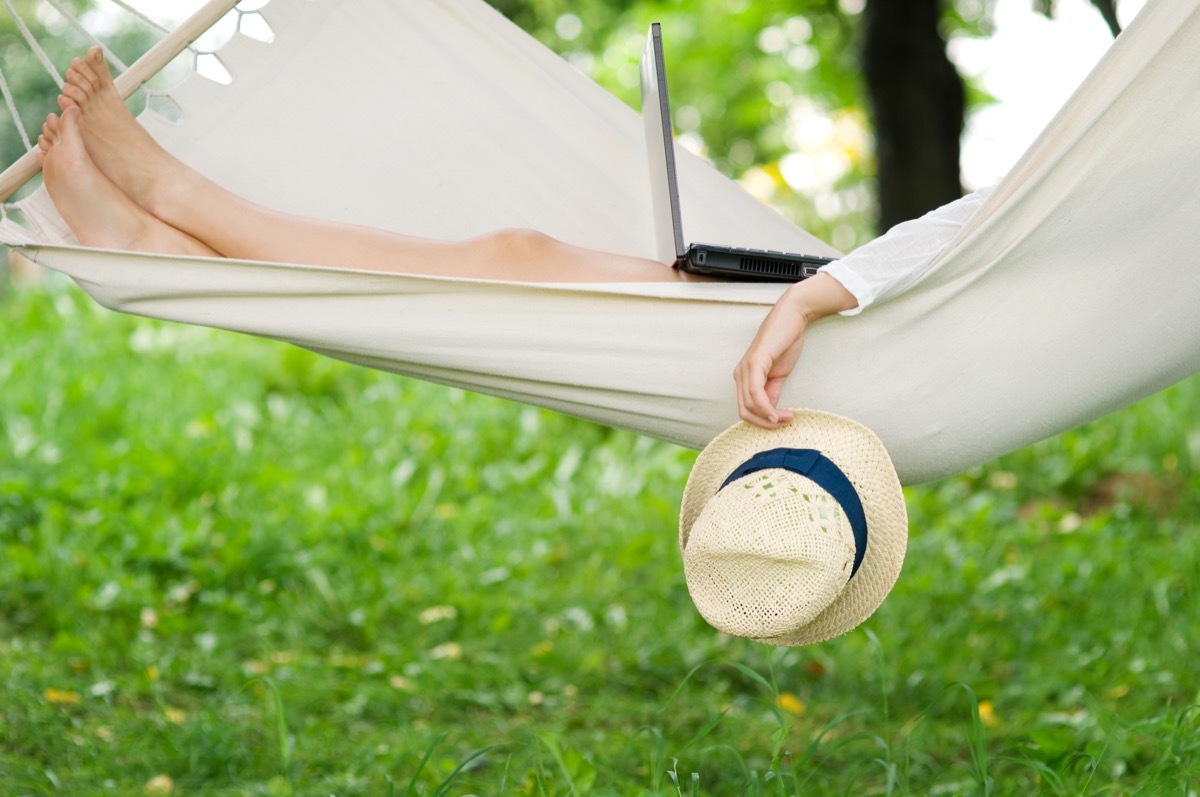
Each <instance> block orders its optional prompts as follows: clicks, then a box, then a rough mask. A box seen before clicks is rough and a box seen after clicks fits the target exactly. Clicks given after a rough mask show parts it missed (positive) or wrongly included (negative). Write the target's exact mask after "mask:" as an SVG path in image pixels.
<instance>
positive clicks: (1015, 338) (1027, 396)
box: [0, 0, 1200, 483]
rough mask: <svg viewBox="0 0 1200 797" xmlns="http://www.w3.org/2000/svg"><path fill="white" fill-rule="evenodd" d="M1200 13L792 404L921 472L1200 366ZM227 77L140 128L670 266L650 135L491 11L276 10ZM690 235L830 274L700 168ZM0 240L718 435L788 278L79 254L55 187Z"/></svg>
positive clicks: (970, 458) (433, 373) (362, 353)
mask: <svg viewBox="0 0 1200 797" xmlns="http://www.w3.org/2000/svg"><path fill="white" fill-rule="evenodd" d="M1198 7H1200V0H1170V1H1169V2H1168V1H1167V0H1151V2H1150V3H1149V4H1148V5H1147V7H1146V8H1145V9H1144V10H1143V11H1142V13H1141V14H1140V15H1139V17H1138V18H1137V19H1136V20H1135V21H1134V22H1133V23H1132V24H1131V25H1130V26H1129V27H1128V28H1127V30H1126V31H1125V32H1124V33H1123V34H1121V36H1120V37H1119V39H1118V40H1117V41H1116V42H1115V43H1114V45H1113V47H1112V48H1111V49H1110V51H1109V53H1108V54H1107V55H1106V57H1105V58H1104V59H1103V60H1102V62H1101V63H1100V64H1099V65H1098V66H1097V68H1096V69H1095V70H1094V72H1093V74H1092V75H1091V76H1090V77H1089V78H1088V79H1087V80H1086V81H1085V82H1084V84H1083V85H1082V86H1081V87H1080V89H1079V90H1078V91H1077V92H1076V94H1075V96H1074V97H1073V98H1072V99H1071V100H1070V101H1069V102H1068V103H1067V105H1066V106H1065V107H1064V109H1063V110H1062V111H1061V112H1060V113H1059V115H1058V116H1057V117H1056V118H1055V119H1054V121H1053V122H1052V123H1051V124H1050V126H1049V127H1048V129H1047V130H1046V131H1045V132H1044V133H1043V134H1042V136H1041V137H1040V138H1039V139H1038V140H1037V141H1036V142H1035V143H1034V145H1033V146H1032V147H1031V148H1030V150H1029V151H1028V152H1027V153H1026V155H1025V156H1024V157H1023V158H1022V160H1021V161H1020V162H1019V163H1018V165H1017V166H1016V167H1015V168H1014V170H1013V171H1012V172H1011V173H1010V174H1009V175H1008V177H1007V178H1006V179H1005V181H1004V182H1003V183H1002V184H1001V185H1000V186H999V187H998V188H997V189H996V190H995V191H994V192H993V194H992V196H991V197H990V198H989V199H988V201H987V203H986V204H985V206H984V207H983V209H982V210H981V211H980V212H979V213H978V214H977V215H976V216H975V217H974V218H973V219H972V221H971V222H970V223H969V224H968V225H967V227H966V228H964V229H963V231H962V232H961V233H960V234H959V236H958V237H957V238H956V239H955V241H954V242H953V243H952V244H951V245H950V246H949V247H947V249H946V250H945V251H944V252H943V253H942V254H941V255H940V256H939V258H938V259H937V260H935V261H934V263H933V265H932V266H931V267H930V268H929V270H928V272H927V273H926V274H925V275H924V277H923V278H922V279H921V281H920V282H919V283H918V284H917V285H916V286H915V287H913V288H912V289H910V290H909V291H908V292H907V293H905V294H904V295H903V296H901V297H900V298H898V299H895V300H892V301H889V302H886V303H884V304H881V305H878V306H876V307H872V308H870V309H869V310H867V312H865V313H863V314H862V315H861V316H857V317H853V318H832V319H828V320H826V321H823V322H821V323H820V324H817V325H815V326H814V328H813V329H811V330H810V333H809V335H808V339H807V342H806V345H805V352H804V354H803V356H802V357H801V362H800V365H799V367H798V368H797V370H796V372H795V374H794V375H793V377H792V378H791V380H790V382H789V384H788V386H787V388H786V390H785V392H784V402H785V403H786V404H788V405H792V406H800V407H810V408H814V409H822V410H829V411H833V412H838V413H841V414H844V415H847V416H849V417H852V418H854V419H855V420H858V421H859V422H861V423H864V424H866V425H867V426H869V427H871V428H872V429H874V430H875V431H876V433H878V434H879V436H880V437H881V438H882V440H883V441H884V443H885V445H886V446H887V448H888V450H889V451H890V452H891V454H892V457H893V459H894V461H895V463H896V467H897V470H898V471H899V473H900V476H901V478H902V480H903V481H905V482H906V483H912V482H919V481H924V480H928V479H933V478H937V477H940V476H944V475H947V474H951V473H955V472H958V471H961V470H964V469H967V468H970V467H973V466H975V465H977V464H979V463H982V462H984V461H987V460H989V459H991V458H993V457H995V456H997V455H999V454H1001V453H1004V452H1007V451H1010V450H1012V449H1014V448H1017V447H1019V446H1021V445H1024V444H1026V443H1029V442H1032V441H1034V440H1038V439H1041V438H1044V437H1047V436H1050V435H1052V434H1055V433H1057V432H1059V431H1062V430H1065V429H1068V428H1071V427H1073V426H1076V425H1078V424H1081V423H1084V422H1086V421H1088V420H1091V419H1093V418H1096V417H1098V416H1100V415H1102V414H1105V413H1107V412H1109V411H1112V410H1114V409H1117V408H1119V407H1121V406H1124V405H1125V404H1128V403H1129V402H1132V401H1134V400H1136V399H1138V398H1140V397H1142V396H1145V395H1148V394H1150V393H1152V392H1154V391H1157V390H1159V389H1161V388H1163V387H1165V386H1167V385H1169V384H1171V383H1173V382H1175V381H1178V380H1179V379H1181V378H1183V377H1185V376H1187V375H1189V374H1191V373H1194V372H1195V371H1197V370H1200V322H1198V321H1197V319H1196V317H1195V307H1196V303H1197V297H1198V295H1200V291H1198V290H1197V289H1198V288H1200V269H1198V268H1197V267H1196V264H1195V260H1196V254H1195V253H1196V252H1197V251H1200V223H1197V222H1198V220H1200V192H1198V191H1196V190H1195V183H1196V182H1197V178H1200V147H1198V146H1197V144H1196V141H1197V134H1198V133H1200V69H1196V67H1195V63H1194V62H1195V53H1196V52H1197V51H1200V12H1198ZM263 15H264V16H265V17H266V19H267V21H268V23H269V24H270V25H271V27H272V29H273V30H274V33H275V39H274V41H272V42H271V43H269V44H266V43H261V42H258V41H255V40H252V39H248V38H245V37H241V36H239V37H236V38H235V39H234V40H233V41H231V42H230V43H229V44H228V45H227V46H226V47H225V48H224V49H223V50H222V52H221V58H222V61H223V62H224V64H225V66H226V68H227V69H228V70H229V72H230V73H231V74H232V76H233V82H232V84H230V85H228V86H221V85H217V84H214V83H211V82H209V81H206V80H204V79H201V78H192V79H190V80H189V81H187V82H186V83H184V84H183V85H182V86H180V87H179V88H178V89H176V90H175V91H173V92H172V93H171V94H172V97H173V99H174V100H175V101H176V103H177V104H178V105H179V107H180V108H181V109H182V113H183V119H182V121H181V122H180V123H178V124H172V123H170V122H167V121H165V120H163V119H162V118H160V117H157V116H154V115H152V114H148V115H145V116H144V117H143V123H144V124H145V125H146V126H147V128H149V129H150V130H151V132H152V133H153V134H154V135H155V137H156V138H158V139H159V140H160V141H161V142H163V144H164V145H165V146H166V147H167V148H168V149H170V150H171V151H173V152H175V153H176V154H177V155H179V156H180V157H181V158H183V159H184V160H185V161H187V162H188V163H190V164H192V165H193V166H195V167H197V168H198V169H200V170H201V171H203V172H205V173H206V174H208V175H210V176H211V177H213V178H214V179H216V180H217V181H218V182H220V183H222V184H224V185H226V186H228V187H229V188H231V189H233V190H234V191H237V192H238V193H241V194H243V195H246V196H248V197H250V198H252V199H254V200H256V201H259V202H261V203H263V204H265V205H268V206H271V207H276V208H280V209H283V210H288V211H292V212H296V213H302V214H306V215H311V216H319V217H323V218H333V219H338V220H342V221H348V222H354V223H359V224H367V225H372V226H377V227H384V228H389V229H394V230H397V231H400V232H405V233H410V234H416V235H423V236H428V237H434V238H446V239H455V238H461V237H465V236H470V235H475V234H479V233H482V232H486V231H488V230H494V229H498V228H505V227H532V228H536V229H539V230H541V231H543V232H546V233H549V234H551V235H554V236H555V237H558V238H561V239H563V240H566V241H569V242H571V243H575V244H580V245H583V246H590V247H593V248H598V249H603V250H608V251H614V252H619V253H627V254H636V255H642V256H647V257H653V256H654V251H655V247H654V242H653V238H652V221H651V219H652V215H651V213H650V208H649V201H650V200H649V189H648V187H647V176H646V168H645V153H644V150H643V139H642V131H641V126H640V119H639V118H638V116H637V115H636V114H635V113H634V112H633V111H631V110H630V109H629V108H627V107H625V106H624V105H622V104H621V103H620V102H618V101H617V100H616V99H614V98H613V97H611V96H610V95H608V94H607V93H606V92H604V91H603V90H601V89H600V88H598V87H597V86H595V85H594V84H593V83H591V82H590V81H589V80H587V79H586V78H585V77H583V76H581V75H580V74H578V73H577V72H576V71H575V70H574V69H573V68H572V67H570V66H569V65H568V64H566V63H565V62H564V61H562V60H561V59H559V58H558V57H557V56H555V55H553V54H552V53H550V52H548V51H547V50H545V49H544V48H543V47H542V46H541V45H539V44H538V43H536V42H535V41H533V40H532V39H530V38H529V37H528V36H526V35H525V34H524V33H523V32H521V31H520V30H518V29H517V28H515V27H514V26H512V25H511V24H510V23H508V22H507V21H506V20H504V19H503V18H502V17H501V16H500V15H498V14H497V13H496V12H494V11H493V10H492V9H490V8H489V7H487V6H486V5H484V4H483V3H481V2H478V0H442V1H441V2H411V3H392V2H388V1H387V0H354V2H349V1H346V2H316V0H272V2H271V3H270V4H269V5H268V6H266V8H265V9H264V10H263ZM680 164H681V181H682V191H681V193H682V197H683V202H684V216H685V218H686V219H687V220H688V225H689V229H688V230H687V231H686V234H687V236H688V237H689V238H692V239H696V240H700V239H704V240H713V241H722V242H729V243H735V244H736V243H742V244H747V245H752V246H760V247H769V248H788V249H796V250H801V251H809V252H813V253H818V254H819V253H827V254H836V253H835V252H833V250H831V249H830V248H829V247H828V246H826V245H824V244H822V243H821V242H820V241H817V240H816V239H814V238H813V237H812V236H810V235H808V234H807V233H805V232H804V231H802V230H799V229H796V228H795V227H793V226H792V225H790V224H789V223H788V222H786V221H785V220H783V219H782V218H781V217H779V216H778V215H776V214H775V213H774V212H773V211H771V210H770V209H768V208H765V207H764V206H762V205H761V204H759V203H758V202H757V201H756V200H754V199H753V198H751V197H749V196H748V195H746V194H745V193H744V192H743V191H742V190H741V189H740V188H739V187H738V186H737V185H736V184H735V183H733V182H731V181H730V180H728V179H726V178H725V177H723V176H721V175H720V174H718V173H717V172H715V171H714V170H713V169H711V168H710V167H708V166H707V165H706V164H704V163H702V162H701V161H699V160H698V159H696V158H693V157H690V156H688V155H687V154H686V153H683V152H680ZM19 210H20V213H21V215H22V216H23V217H24V218H25V220H26V224H25V225H24V226H17V225H15V224H14V223H13V222H12V221H8V222H5V223H4V224H2V225H0V240H5V241H7V242H9V243H12V244H15V245H18V246H19V249H18V251H20V253H21V254H23V255H24V256H26V257H28V258H29V259H31V260H33V261H35V262H37V263H41V264H44V265H46V266H49V267H50V268H53V269H56V270H58V271H61V272H64V273H66V274H68V275H70V276H71V277H73V278H74V279H75V280H76V281H77V282H78V283H79V284H80V285H81V286H82V287H83V288H84V290H86V291H87V292H88V293H89V294H90V295H91V296H93V297H94V298H95V299H96V300H97V301H99V302H100V303H102V304H104V305H106V306H108V307H112V308H115V309H118V310H122V311H126V312H132V313H138V314H142V315H147V316H152V317H156V318H163V319H169V320H175V321H183V322H187V323H193V324H203V325H208V326H212V327H218V328H223V329H230V330H236V331H240V332H246V333H250V334H254V335H261V336H265V337H269V338H274V339H278V340H283V341H287V342H290V343H293V344H296V345H299V346H303V347H305V348H308V349H312V350H314V351H317V352H321V353H323V354H327V355H329V356H332V357H337V358H340V359H344V360H348V361H350V362H354V363H359V364H362V365H366V366H369V367H373V368H380V369H384V370H388V371H394V372H398V373H401V374H406V375H410V376H414V377H418V378H421V379H427V380H431V381H434V382H440V383H444V384H448V385H454V386H459V387H463V388H468V389H471V390H477V391H480V392H484V393H490V394H494V395H498V396H503V397H507V398H511V399H515V400H518V401H522V402H527V403H530V404H535V405H539V406H544V407H549V408H551V409H555V410H559V411H562V412H566V413H570V414H572V415H577V416H580V417H583V418H588V419H591V420H594V421H597V422H599V423H603V424H607V425H611V426H616V427H621V428H626V429H632V430H634V431H636V432H640V433H644V434H647V435H651V436H654V437H658V438H662V439H665V440H669V441H672V442H676V443H680V444H683V445H686V446H690V447H696V448H698V447H701V446H703V445H704V444H705V443H707V442H708V440H710V439H711V438H712V437H713V436H715V435H716V434H717V433H718V432H719V431H720V430H722V429H724V428H725V427H726V426H728V425H729V424H730V423H732V422H733V421H735V420H736V407H735V404H734V398H733V386H732V379H731V376H730V374H731V372H732V369H733V366H734V364H735V363H736V362H737V360H738V358H739V357H740V355H741V353H742V351H743V350H744V349H745V347H746V345H747V344H748V343H749V341H750V340H751V338H752V337H753V335H754V332H755V330H756V329H757V326H758V324H759V323H760V322H761V320H762V318H763V316H764V314H765V313H766V311H767V309H768V308H769V307H770V305H771V304H772V303H773V302H774V301H775V299H776V298H777V297H778V295H779V293H780V291H781V288H779V287H778V286H772V285H765V284H707V283H706V284H667V283H663V284H636V285H635V284H620V285H532V284H521V283H509V282H487V281H470V280H456V279H443V278H433V277H412V276H403V275H392V274H381V273H373V272H366V271H338V270H332V269H320V268H307V267H297V266H291V265H283V264H265V263H246V262H239V261H230V260H208V259H202V258H181V257H162V256H152V255H140V254H129V253H121V252H110V251H102V250H93V249H84V248H80V247H78V246H73V245H72V239H71V237H70V235H69V233H68V232H67V231H65V230H64V229H63V227H62V224H61V221H60V220H58V218H57V216H56V215H55V214H54V211H53V208H52V207H51V206H50V205H49V202H48V201H47V199H46V197H45V195H44V193H43V192H41V191H39V192H37V193H35V194H34V195H32V196H31V197H30V198H29V199H27V200H25V201H23V202H22V203H21V205H20V207H19Z"/></svg>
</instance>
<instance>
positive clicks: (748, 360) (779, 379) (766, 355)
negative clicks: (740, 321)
mask: <svg viewBox="0 0 1200 797" xmlns="http://www.w3.org/2000/svg"><path fill="white" fill-rule="evenodd" d="M857 306H858V300H857V299H855V298H854V294H852V293H850V291H848V290H846V288H845V287H843V286H842V283H840V282H838V281H837V280H836V279H834V278H833V277H831V276H829V275H827V274H817V275H816V276H815V277H810V278H809V279H806V280H803V281H802V282H797V283H796V284H795V285H793V286H792V287H790V288H788V290H787V291H786V292H785V293H784V294H783V296H781V297H779V301H778V302H776V303H775V306H774V307H773V308H771V312H770V313H768V314H767V317H766V318H765V319H764V320H763V322H762V325H761V326H760V327H759V328H758V334H756V335H755V336H754V341H753V342H752V343H751V344H750V348H749V349H747V350H746V353H745V354H744V355H742V359H741V361H740V362H738V364H737V367H736V368H735V369H734V371H733V380H734V382H735V383H736V384H737V402H738V415H740V416H741V418H742V420H744V421H748V422H750V423H752V424H754V425H755V426H761V427H763V428H764V429H777V428H779V427H780V426H783V425H785V424H788V423H790V422H791V420H792V412H791V410H789V409H787V408H784V409H779V397H780V394H782V392H783V386H784V383H786V382H787V378H788V377H789V376H790V375H791V373H792V369H793V368H795V367H796V362H797V361H798V360H799V359H800V350H801V349H802V348H803V346H804V331H805V330H806V329H807V328H808V325H809V324H811V323H812V322H813V321H816V320H817V319H819V318H824V317H825V316H827V315H831V314H833V313H840V312H842V311H843V310H850V309H852V308H854V307H857Z"/></svg>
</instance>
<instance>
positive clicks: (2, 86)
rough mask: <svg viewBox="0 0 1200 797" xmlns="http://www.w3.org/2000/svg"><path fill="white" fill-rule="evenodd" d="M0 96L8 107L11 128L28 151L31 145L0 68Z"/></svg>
mask: <svg viewBox="0 0 1200 797" xmlns="http://www.w3.org/2000/svg"><path fill="white" fill-rule="evenodd" d="M0 94H3V95H4V104H5V105H7V106H8V115H9V117H10V118H11V119H12V123H13V127H15V128H17V134H18V135H20V136H21V143H22V144H24V145H25V149H30V148H31V147H32V146H33V143H32V142H31V141H30V140H29V133H28V131H26V129H25V123H24V122H23V121H22V120H21V114H20V112H19V111H18V110H17V103H16V100H14V99H13V95H12V91H11V90H10V89H9V88H8V80H7V79H6V78H5V77H4V70H3V69H2V68H0Z"/></svg>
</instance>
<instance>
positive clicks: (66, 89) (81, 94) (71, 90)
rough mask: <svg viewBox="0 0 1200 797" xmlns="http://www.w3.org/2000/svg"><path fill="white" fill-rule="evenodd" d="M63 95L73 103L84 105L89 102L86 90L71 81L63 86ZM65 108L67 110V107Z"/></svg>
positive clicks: (60, 104)
mask: <svg viewBox="0 0 1200 797" xmlns="http://www.w3.org/2000/svg"><path fill="white" fill-rule="evenodd" d="M61 96H62V97H63V98H65V99H67V100H69V101H70V102H71V103H72V104H73V105H77V106H82V105H84V104H85V103H87V99H88V95H87V92H86V91H84V90H83V89H81V88H79V86H76V85H74V84H71V83H68V84H67V85H65V86H63V89H62V95H61ZM59 107H60V108H62V103H59ZM63 110H66V108H63Z"/></svg>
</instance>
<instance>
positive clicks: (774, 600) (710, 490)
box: [679, 410, 908, 645]
mask: <svg viewBox="0 0 1200 797" xmlns="http://www.w3.org/2000/svg"><path fill="white" fill-rule="evenodd" d="M794 412H795V420H794V421H793V422H792V423H790V424H788V425H787V426H785V427H783V428H781V429H777V430H775V431H767V430H765V429H760V428H758V427H757V426H752V425H750V424H748V423H739V424H738V425H736V426H733V427H731V428H729V429H727V430H725V431H724V432H722V433H721V434H719V435H718V436H717V437H716V438H714V439H713V441H712V442H711V443H709V444H708V445H707V446H706V447H705V449H704V451H702V452H701V453H700V456H699V457H698V458H697V459H696V464H695V465H694V466H693V468H692V473H691V475H690V476H689V477H688V481H687V487H685V488H684V491H683V506H682V507H681V509H680V516H679V549H680V551H681V552H682V553H683V566H684V573H685V575H686V577H687V585H688V591H689V592H690V593H691V595H692V601H693V602H694V603H695V604H696V608H697V609H698V610H699V611H700V614H701V615H703V616H704V619H705V620H707V621H708V622H709V624H711V625H712V626H713V627H715V628H717V629H719V630H721V631H725V632H726V633H730V634H734V635H736V636H743V637H749V638H751V639H754V640H757V641H759V642H766V643H769V644H772V645H806V644H810V643H813V642H821V641H823V640H826V639H831V638H832V637H835V636H839V635H841V634H844V633H846V632H847V631H849V630H850V629H852V628H854V627H855V626H857V625H858V624H859V623H861V622H862V621H864V620H866V619H867V618H868V617H870V616H871V613H872V612H874V611H875V609H876V608H878V606H879V604H880V603H882V602H883V599H884V598H885V597H886V596H887V594H888V592H889V591H890V590H891V588H892V585H893V584H895V583H896V578H897V577H898V576H899V575H900V566H901V565H902V564H903V563H904V550H905V547H906V545H907V543H908V515H907V513H906V512H905V508H904V493H903V492H902V491H901V488H900V480H899V478H898V477H897V476H896V469H895V468H894V467H893V466H892V461H891V459H890V458H889V457H888V454H887V451H886V450H885V449H884V447H883V444H882V443H881V442H880V441H879V438H878V437H876V436H875V434H874V433H873V432H872V431H871V430H870V429H868V428H866V427H865V426H863V425H862V424H859V423H856V422H854V421H852V420H850V419H849V418H843V417H841V416H839V415H834V414H832V413H828V412H818V411H815V410H795V411H794ZM727 482H728V483H727ZM856 537H857V538H865V543H866V544H865V545H861V544H859V543H858V542H857V541H856Z"/></svg>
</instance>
